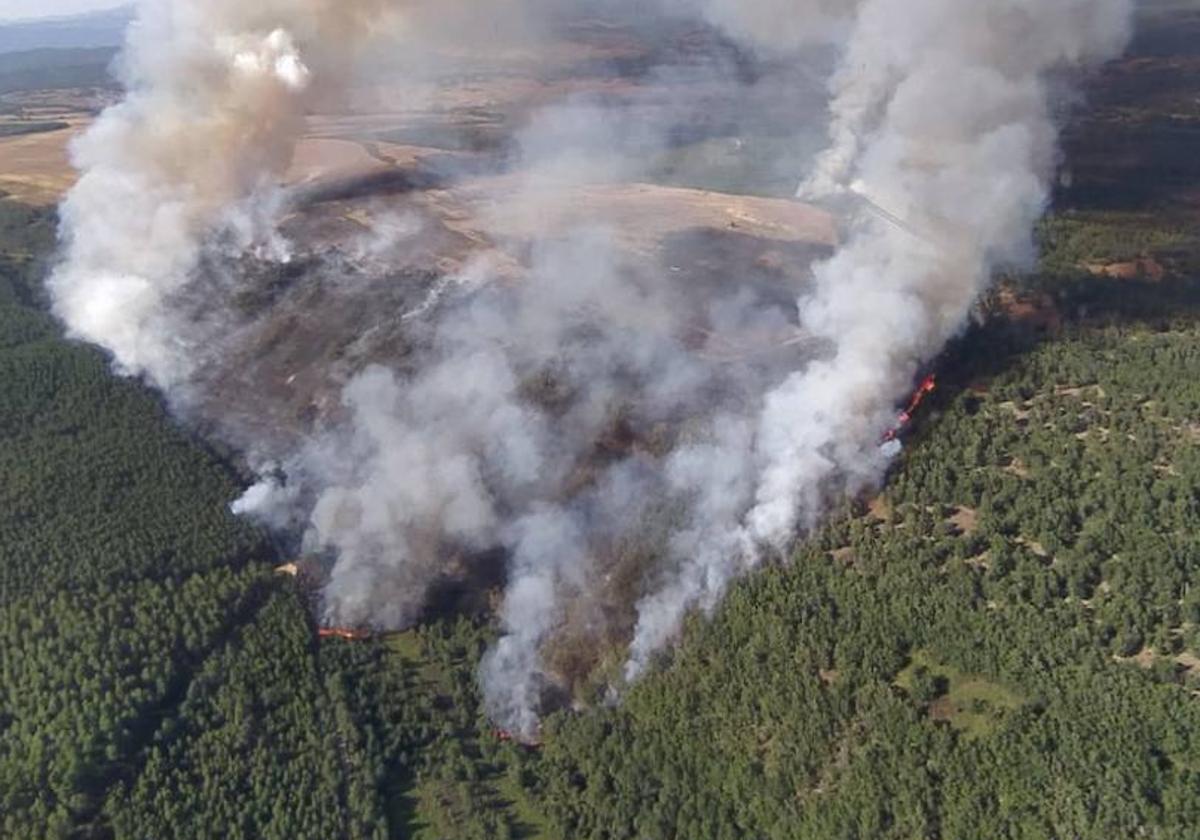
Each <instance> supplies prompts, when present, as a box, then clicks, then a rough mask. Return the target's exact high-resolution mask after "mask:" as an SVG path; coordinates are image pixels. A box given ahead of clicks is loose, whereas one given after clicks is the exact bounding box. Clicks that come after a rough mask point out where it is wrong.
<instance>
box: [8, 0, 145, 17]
mask: <svg viewBox="0 0 1200 840" xmlns="http://www.w3.org/2000/svg"><path fill="white" fill-rule="evenodd" d="M127 4H128V0H0V21H6V22H7V21H14V20H36V19H38V18H47V17H64V16H66V15H77V14H81V13H83V12H96V11H100V10H102V9H115V8H118V7H119V6H124V5H127Z"/></svg>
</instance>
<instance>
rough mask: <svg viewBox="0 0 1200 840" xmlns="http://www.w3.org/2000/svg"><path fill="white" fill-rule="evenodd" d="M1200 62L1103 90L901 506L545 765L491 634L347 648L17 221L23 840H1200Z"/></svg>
mask: <svg viewBox="0 0 1200 840" xmlns="http://www.w3.org/2000/svg"><path fill="white" fill-rule="evenodd" d="M1160 34H1161V33H1160ZM1177 40H1178V41H1179V43H1178V44H1175V46H1174V47H1173V49H1178V50H1193V51H1194V50H1196V49H1198V48H1197V46H1196V44H1198V43H1200V39H1196V38H1195V37H1194V32H1193V37H1192V38H1191V39H1187V38H1184V37H1182V36H1180V37H1179V38H1178V39H1177ZM1168 41H1170V39H1168ZM1170 43H1174V41H1170ZM1161 44H1162V41H1161V39H1160V40H1158V41H1154V42H1153V43H1150V42H1149V41H1146V40H1141V41H1139V43H1138V44H1135V52H1136V51H1137V50H1138V49H1142V50H1143V51H1144V52H1146V53H1147V54H1157V53H1154V52H1153V51H1154V50H1158V51H1159V52H1161ZM1189 55H1192V54H1191V53H1189ZM1196 66H1197V65H1196V64H1195V61H1194V60H1192V63H1191V64H1187V63H1186V62H1185V64H1184V69H1183V70H1178V72H1177V73H1176V74H1175V75H1174V76H1171V77H1169V78H1168V79H1167V80H1166V81H1164V80H1163V79H1162V78H1159V77H1158V76H1155V77H1154V78H1155V81H1154V93H1155V95H1154V96H1152V97H1147V96H1145V94H1146V90H1145V89H1141V90H1139V89H1136V86H1133V85H1131V84H1128V83H1126V82H1124V81H1123V82H1122V83H1121V84H1112V85H1108V86H1101V87H1097V88H1096V89H1094V90H1091V91H1090V92H1089V98H1088V102H1087V104H1086V106H1085V107H1084V109H1083V112H1082V113H1080V114H1077V115H1076V116H1075V117H1074V118H1073V121H1072V123H1071V126H1070V129H1069V130H1068V133H1067V136H1066V141H1065V152H1066V157H1067V166H1068V167H1070V168H1071V170H1072V173H1073V178H1072V179H1070V183H1064V184H1063V186H1062V188H1061V189H1060V190H1059V193H1058V195H1057V196H1056V199H1055V206H1054V208H1053V209H1052V211H1051V212H1050V214H1049V215H1048V216H1047V218H1046V219H1045V221H1044V222H1043V223H1042V224H1041V226H1040V227H1039V229H1038V232H1037V238H1038V241H1039V244H1040V246H1041V254H1042V256H1041V258H1040V262H1039V265H1038V267H1037V269H1036V270H1035V271H1033V272H1031V273H1029V274H1021V275H1012V276H1006V277H1002V278H999V282H998V285H997V288H996V291H995V292H994V293H993V294H992V295H991V296H990V298H989V299H988V300H985V301H984V302H983V303H982V304H981V306H980V309H979V313H978V317H977V318H976V319H975V321H974V322H973V323H972V325H971V326H970V327H969V328H968V329H967V330H966V331H965V332H964V333H963V334H962V336H961V337H960V338H958V339H957V340H956V341H955V342H954V343H953V345H952V346H951V347H950V348H949V349H948V350H947V352H946V354H945V355H944V357H943V358H942V359H941V360H940V362H939V370H940V376H941V381H942V387H941V389H940V390H939V392H938V393H937V394H936V396H935V397H934V398H933V399H932V401H931V402H930V403H929V404H928V405H927V406H926V407H925V408H923V409H922V413H921V415H920V417H919V418H918V422H917V424H916V432H915V434H914V436H913V438H912V439H911V440H910V441H909V444H908V448H907V451H906V453H905V454H904V456H903V458H902V459H901V461H900V463H899V464H898V465H897V467H896V469H895V470H894V471H893V472H892V474H891V475H890V476H889V478H888V482H887V484H886V487H884V488H883V489H882V490H881V491H880V492H879V493H878V494H874V495H870V496H866V497H863V498H861V499H856V500H853V501H850V502H847V503H846V504H845V506H844V507H843V508H842V509H841V510H839V511H837V512H836V514H835V515H834V516H832V517H831V518H830V520H829V521H828V524H827V525H826V526H825V527H824V528H822V529H821V530H820V531H819V532H818V533H815V534H812V535H810V536H809V537H808V538H806V539H805V540H803V541H802V542H801V543H800V544H799V545H798V546H797V547H796V549H795V551H794V553H793V555H792V556H790V557H788V558H781V560H780V562H778V563H776V564H774V565H772V566H771V567H770V568H768V569H766V570H764V571H762V572H761V573H760V574H758V575H756V576H754V577H752V578H750V579H748V580H746V581H744V582H743V583H741V584H739V585H738V586H736V587H735V588H734V590H733V591H732V593H731V594H730V596H729V598H728V599H727V600H726V601H725V603H724V604H723V605H722V606H721V607H720V608H719V609H718V610H717V612H716V613H715V615H714V616H712V617H711V618H710V619H704V618H701V617H699V616H696V617H693V618H692V619H691V620H689V622H688V625H687V627H686V630H685V633H684V637H683V639H682V641H681V643H680V645H679V646H678V647H677V649H675V650H674V651H673V652H672V653H671V654H670V655H668V656H666V657H664V659H663V661H662V662H661V663H659V666H658V667H657V668H656V669H655V671H654V673H652V674H651V675H650V676H649V677H648V678H646V679H645V680H644V681H642V682H641V683H639V684H637V685H636V686H634V687H633V688H631V689H630V690H629V691H628V692H627V693H626V695H625V696H624V698H623V701H622V702H621V703H620V704H619V705H616V706H607V705H605V704H596V705H595V706H594V707H593V708H590V709H588V710H586V711H584V712H581V713H573V712H559V713H556V714H554V715H553V716H551V717H550V718H549V719H547V721H546V723H545V729H544V743H543V744H542V746H541V747H540V748H539V749H532V748H527V747H523V746H520V745H516V744H513V743H508V742H501V740H500V739H498V738H497V736H496V734H495V733H494V732H493V730H492V727H491V726H490V724H489V723H488V721H487V720H486V719H485V717H484V716H483V714H482V711H481V708H480V702H479V697H478V695H477V690H476V686H475V681H474V672H475V667H476V664H477V662H478V659H479V656H480V654H481V653H482V651H483V650H484V649H485V647H486V645H487V644H488V642H489V640H490V639H491V638H492V636H493V634H494V632H495V628H494V625H493V624H492V617H491V616H489V615H488V614H486V613H469V612H461V611H460V612H457V613H453V612H451V613H447V614H445V615H443V616H441V617H438V618H436V619H433V620H431V621H430V623H428V624H426V625H423V626H421V627H419V628H417V629H415V630H413V631H410V632H409V633H405V634H402V635H395V636H390V637H383V638H376V639H373V640H370V641H365V642H350V641H343V640H338V639H333V640H321V641H318V639H317V638H316V634H315V629H316V628H315V625H314V620H313V618H312V614H311V608H310V605H309V601H308V597H307V595H306V593H305V592H304V591H303V589H302V587H301V585H300V584H299V583H297V582H296V581H295V580H294V579H292V578H289V577H287V576H282V575H279V574H276V573H275V571H274V567H275V566H276V565H278V564H279V563H280V562H282V561H283V559H285V558H282V557H281V556H280V555H279V554H278V552H277V550H276V548H275V547H274V546H273V545H272V543H271V541H270V539H269V537H268V535H266V534H264V533H262V532H260V531H258V530H256V529H255V528H253V527H251V526H250V525H247V524H246V523H245V522H242V521H240V520H238V519H237V518H235V517H233V516H232V515H231V514H230V513H229V512H228V504H229V502H230V501H231V500H232V499H234V498H236V497H237V495H238V494H239V492H240V489H241V487H243V486H244V481H245V476H244V475H241V474H240V473H239V471H238V467H237V466H236V463H235V462H234V461H232V460H231V459H230V458H229V457H227V456H226V455H225V454H223V453H221V452H218V451H216V450H214V449H213V448H211V447H209V446H207V445H206V444H205V443H204V442H203V441H202V440H200V439H198V438H196V437H195V436H193V435H192V434H191V433H190V432H189V431H188V430H187V429H184V428H181V427H179V426H178V425H176V424H174V423H173V422H172V420H171V418H170V417H169V416H168V415H167V413H166V411H165V409H164V407H163V406H162V405H161V403H160V402H159V400H158V399H157V398H156V396H155V395H154V394H153V393H151V392H150V391H148V390H147V389H146V388H144V387H143V386H141V385H140V384H138V383H137V382H135V381H130V380H127V379H120V378H117V377H115V376H113V375H112V373H111V372H110V371H109V367H108V363H107V361H106V359H105V358H104V357H103V356H102V354H101V353H99V352H98V351H96V350H94V349H91V348H89V347H86V346H82V345H80V344H77V343H73V342H70V341H67V340H66V339H65V338H64V337H63V335H62V333H61V331H60V329H59V327H58V326H57V324H56V323H55V322H54V321H53V319H52V318H51V317H50V316H49V315H48V314H47V312H46V309H45V305H44V295H43V292H42V288H41V278H42V277H43V276H44V274H45V270H46V266H47V261H48V259H49V258H50V256H51V254H52V251H53V245H54V227H55V219H54V214H53V212H52V211H51V210H47V209H44V208H43V209H37V208H29V207H23V206H20V205H17V204H15V203H12V202H8V201H0V641H2V644H0V837H3V838H15V839H16V840H24V839H25V838H29V840H40V839H41V838H78V840H110V839H111V840H117V838H119V839H120V840H133V838H139V840H167V838H170V839H171V840H187V839H188V838H230V840H258V839H259V838H262V840H300V838H313V839H314V840H318V839H320V840H328V839H329V838H349V839H351V840H357V838H364V840H365V839H366V838H369V840H393V839H398V838H415V839H416V840H474V839H475V838H478V840H492V839H493V838H527V840H618V839H619V838H631V840H632V838H638V840H669V838H681V839H682V838H686V840H701V838H713V840H741V838H773V839H774V838H777V839H778V840H785V838H786V840H832V839H833V838H846V840H1110V839H1111V840H1123V839H1124V838H1150V839H1151V840H1168V838H1169V839H1171V840H1174V838H1196V837H1200V376H1197V375H1196V374H1197V371H1200V228H1198V227H1197V224H1196V220H1197V214H1198V212H1200V211H1198V210H1197V205H1196V201H1197V198H1196V196H1197V195H1200V155H1197V154H1196V149H1197V148H1200V146H1198V145H1197V144H1196V139H1197V138H1198V137H1200V102H1198V101H1197V100H1196V99H1195V94H1196V90H1197V85H1196V83H1197V81H1200V70H1195V69H1193V70H1191V71H1188V70H1187V69H1186V68H1187V67H1193V68H1195V67H1196ZM1121 79H1124V76H1122V77H1121ZM1102 81H1103V79H1102ZM1138 150H1141V151H1140V153H1139V152H1138ZM1125 264H1129V265H1132V266H1133V268H1132V269H1130V270H1127V271H1123V270H1118V269H1117V268H1112V267H1113V266H1118V267H1119V266H1121V265H1125ZM1109 269H1112V270H1109ZM1110 275H1111V276H1110Z"/></svg>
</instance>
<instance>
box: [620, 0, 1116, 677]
mask: <svg viewBox="0 0 1200 840" xmlns="http://www.w3.org/2000/svg"><path fill="white" fill-rule="evenodd" d="M760 5H769V4H766V3H764V4H760ZM753 6H754V4H751V8H753ZM739 8H740V7H739ZM1131 14H1132V6H1131V4H1130V3H1129V2H1128V0H1053V1H1052V2H1043V0H1000V2H995V3H987V4H984V5H977V4H964V3H961V2H958V0H922V2H919V3H915V4H914V3H911V2H906V0H863V2H861V3H860V4H859V5H858V7H857V11H856V14H855V17H854V21H853V24H852V26H851V29H850V34H849V39H848V42H847V43H846V45H845V46H844V48H843V58H842V62H841V67H840V69H839V70H838V72H837V74H836V75H835V77H834V79H833V83H832V86H831V87H832V94H833V98H832V103H831V106H830V111H831V115H832V120H831V128H830V137H831V144H830V146H829V147H828V148H827V150H826V151H825V152H824V153H823V154H822V155H821V156H820V157H819V159H818V161H817V165H816V167H815V171H814V172H813V173H812V174H811V175H810V176H809V177H808V178H807V180H806V181H805V183H804V184H803V185H802V187H801V189H800V196H801V197H802V198H806V199H816V200H821V199H828V198H831V197H838V196H846V195H854V196H858V197H859V198H860V199H861V200H863V201H866V202H869V203H871V204H873V205H875V206H876V207H882V208H884V212H885V213H887V214H889V215H890V214H896V215H898V216H899V217H900V218H901V219H907V220H910V224H898V223H895V222H890V221H888V220H886V219H884V218H881V217H880V216H879V215H878V214H868V215H865V216H863V217H862V218H861V219H860V220H859V224H858V225H857V226H856V227H855V228H854V229H853V230H852V231H851V233H850V235H849V237H848V238H847V240H846V241H845V243H844V244H843V245H842V247H841V248H840V249H839V251H838V253H837V254H836V255H835V256H834V257H833V258H832V259H830V260H829V261H827V262H825V263H823V264H821V265H819V266H817V268H816V289H815V290H814V292H813V293H812V294H811V295H810V296H808V297H806V298H804V299H802V300H801V301H800V320H801V324H802V326H803V327H804V328H805V329H806V330H807V331H809V332H810V333H811V334H812V335H814V336H819V337H824V338H826V339H828V341H829V342H830V343H831V344H832V345H833V346H835V347H836V348H837V351H836V353H835V354H834V356H833V357H832V358H831V359H828V360H821V361H818V362H815V363H813V364H811V365H809V366H808V367H807V368H805V369H803V370H800V371H797V372H796V373H795V374H793V375H792V376H790V377H789V378H788V379H787V381H786V382H784V383H783V384H782V385H780V386H779V387H778V388H776V389H774V390H773V391H771V392H770V393H769V394H768V395H767V397H766V400H765V405H764V408H763V411H762V413H761V416H760V417H759V420H758V428H757V435H756V437H755V443H754V450H755V460H756V488H755V493H754V495H755V501H754V504H753V506H752V508H751V509H750V511H749V513H748V514H747V515H746V516H745V518H744V520H739V525H740V526H742V527H739V528H738V529H735V530H732V531H730V532H729V533H728V534H726V535H725V537H724V539H720V540H707V541H703V542H702V543H701V544H700V545H699V546H691V547H690V548H692V549H693V550H694V551H696V552H697V553H696V554H695V555H694V559H693V560H691V561H690V562H689V563H687V564H686V565H685V573H684V574H683V575H681V576H680V577H679V579H678V580H676V581H674V582H673V583H672V584H671V585H670V586H669V587H667V588H665V589H664V590H662V591H660V592H659V593H657V594H655V595H653V596H651V597H649V598H648V599H646V600H645V601H644V602H643V603H642V605H641V608H640V611H639V612H640V620H639V626H638V632H637V635H636V636H635V639H634V642H633V646H632V656H631V660H630V664H629V668H628V669H627V673H628V674H629V675H631V676H632V675H635V674H636V673H637V672H638V671H640V670H641V668H642V667H644V664H645V662H646V658H647V657H648V656H649V654H651V653H652V652H653V651H654V650H656V649H658V648H659V647H660V646H661V645H662V644H663V643H664V642H665V641H666V640H667V639H668V638H669V637H670V634H671V633H673V632H674V629H675V628H676V627H677V626H678V624H679V621H680V620H681V617H682V615H683V613H684V612H685V611H686V610H687V609H689V608H690V607H692V606H693V605H695V604H697V603H699V604H702V605H704V606H706V607H708V606H711V605H712V604H713V603H715V601H716V599H717V598H719V596H720V594H721V593H722V592H723V590H724V588H725V586H726V585H727V583H728V580H729V579H730V578H731V576H732V575H734V574H736V573H737V572H738V571H740V567H746V566H752V565H754V563H755V562H756V558H757V557H758V556H759V552H758V550H757V547H761V546H763V545H768V546H773V547H776V548H779V549H782V548H784V547H785V546H786V544H787V542H788V541H789V540H790V539H791V538H792V537H793V535H794V534H795V532H796V529H797V527H799V528H800V529H801V530H804V529H808V528H811V527H812V526H813V525H814V524H815V523H816V522H817V519H818V517H819V516H820V514H821V513H822V511H823V510H824V509H826V507H827V504H828V502H829V500H830V499H831V497H833V498H836V497H838V496H842V495H844V494H846V493H854V492H857V491H858V490H860V489H862V488H863V487H865V486H868V485H870V484H871V483H873V482H875V481H877V480H878V478H879V476H880V474H881V470H882V469H883V468H884V466H885V465H884V463H883V461H882V459H881V456H880V453H879V450H878V447H877V445H876V442H877V441H878V437H879V430H880V429H881V428H884V427H885V426H886V423H887V422H888V417H889V416H890V415H891V414H892V413H893V411H894V408H893V406H894V404H895V403H896V401H897V400H898V399H900V398H901V396H902V395H903V394H904V393H905V392H906V390H907V389H908V388H909V386H910V383H911V381H912V376H913V373H914V371H916V370H917V369H918V368H919V367H920V365H922V364H923V363H924V362H926V361H928V360H930V359H931V358H933V357H934V356H935V355H936V354H937V352H938V351H939V350H940V348H941V347H942V346H943V345H944V343H945V342H946V341H947V340H948V339H949V338H950V337H952V336H953V334H954V333H955V332H956V331H958V330H959V329H960V328H961V327H962V325H963V324H964V323H965V322H966V319H967V317H968V314H969V310H970V307H971V305H972V304H973V303H974V301H975V300H976V299H977V298H978V296H979V294H980V292H982V291H983V290H984V288H985V287H986V285H987V284H988V282H989V279H990V276H991V271H992V269H993V268H994V267H996V266H998V265H1004V264H1007V265H1027V264H1028V263H1029V261H1030V257H1031V255H1032V244H1031V241H1030V232H1031V229H1032V226H1033V223H1034V222H1035V221H1036V220H1037V218H1038V216H1039V215H1040V214H1041V213H1042V212H1043V210H1044V209H1045V206H1046V202H1047V200H1048V186H1047V184H1048V181H1049V177H1050V175H1051V173H1052V170H1053V166H1054V163H1055V155H1056V151H1057V147H1056V137H1057V132H1056V127H1055V125H1054V122H1053V120H1052V118H1051V113H1050V106H1051V102H1050V92H1049V88H1048V84H1049V81H1050V80H1049V78H1048V74H1050V73H1051V72H1054V71H1061V70H1065V69H1068V68H1071V67H1079V66H1085V65H1088V64H1092V63H1094V62H1097V61H1100V60H1103V59H1104V58H1107V57H1111V56H1114V55H1116V54H1118V53H1119V52H1120V51H1121V50H1123V49H1124V46H1125V43H1126V41H1127V39H1128V37H1129V29H1130V18H1131ZM739 543H740V544H741V545H742V546H743V549H742V551H741V552H737V551H731V550H729V549H730V547H732V546H736V545H738V544H739ZM710 548H712V549H715V550H713V551H710V550H708V549H710ZM737 557H741V561H740V563H739V564H738V565H731V562H730V561H731V559H733V558H737Z"/></svg>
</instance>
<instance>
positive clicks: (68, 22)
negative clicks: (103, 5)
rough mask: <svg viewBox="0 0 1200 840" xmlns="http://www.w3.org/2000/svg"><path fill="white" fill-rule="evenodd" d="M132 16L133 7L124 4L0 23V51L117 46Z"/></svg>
mask: <svg viewBox="0 0 1200 840" xmlns="http://www.w3.org/2000/svg"><path fill="white" fill-rule="evenodd" d="M132 19H133V7H132V6H125V7H123V8H120V9H112V10H109V11H104V12H92V13H90V14H86V15H73V16H71V17H60V18H49V19H43V20H34V21H22V22H19V23H0V53H9V52H23V51H27V50H37V49H46V48H51V49H75V48H80V47H84V48H95V47H118V46H120V45H121V43H122V41H123V39H124V36H125V28H126V27H127V26H128V25H129V22H130V21H131V20H132Z"/></svg>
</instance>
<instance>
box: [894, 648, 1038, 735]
mask: <svg viewBox="0 0 1200 840" xmlns="http://www.w3.org/2000/svg"><path fill="white" fill-rule="evenodd" d="M922 680H924V681H926V682H928V683H929V684H931V685H934V686H936V689H935V692H936V696H934V697H933V698H931V699H930V701H929V702H928V710H929V716H930V718H932V719H933V720H939V721H945V722H946V723H949V724H950V725H951V726H952V727H954V728H955V729H956V730H958V731H959V732H961V733H963V735H964V736H965V737H967V738H969V739H974V738H982V737H984V736H987V735H990V734H992V733H993V732H994V731H996V729H997V728H999V726H1000V724H1001V723H1002V722H1003V720H1004V717H1005V716H1006V715H1007V714H1008V713H1009V712H1012V711H1015V710H1016V709H1018V708H1020V707H1021V705H1022V704H1023V703H1024V702H1025V698H1023V697H1022V696H1021V695H1019V694H1017V693H1016V692H1014V691H1012V690H1010V689H1008V688H1006V687H1004V686H1002V685H1000V684H999V683H995V682H992V681H991V680H988V679H986V678H984V677H982V676H979V675H977V674H966V673H963V672H962V671H959V670H957V669H956V668H952V667H950V666H949V665H945V664H942V663H941V662H939V661H938V660H937V659H936V658H935V657H934V656H933V654H932V653H930V652H929V651H926V650H921V651H917V652H916V653H914V654H913V657H912V661H911V662H909V664H908V666H907V667H906V668H905V669H904V670H903V671H901V672H900V674H899V675H898V676H897V677H896V683H895V684H896V685H897V686H899V687H900V688H902V689H904V690H905V691H906V692H907V693H908V694H910V695H913V696H916V695H918V694H919V693H920V692H921V690H922V687H921V685H920V683H921V682H922Z"/></svg>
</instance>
